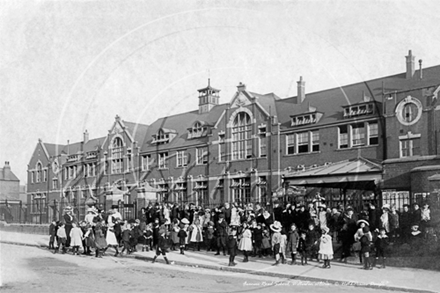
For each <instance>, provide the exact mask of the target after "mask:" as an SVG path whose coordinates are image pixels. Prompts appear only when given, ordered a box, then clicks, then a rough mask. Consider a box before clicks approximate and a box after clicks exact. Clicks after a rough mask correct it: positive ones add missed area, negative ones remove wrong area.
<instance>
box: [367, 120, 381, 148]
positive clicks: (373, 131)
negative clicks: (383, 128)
mask: <svg viewBox="0 0 440 293" xmlns="http://www.w3.org/2000/svg"><path fill="white" fill-rule="evenodd" d="M368 144H369V145H375V144H379V128H378V125H377V122H370V123H368Z"/></svg>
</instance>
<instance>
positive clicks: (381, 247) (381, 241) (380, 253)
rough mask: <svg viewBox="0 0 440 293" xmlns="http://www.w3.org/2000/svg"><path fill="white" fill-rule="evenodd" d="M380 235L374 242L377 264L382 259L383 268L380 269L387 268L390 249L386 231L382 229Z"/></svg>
mask: <svg viewBox="0 0 440 293" xmlns="http://www.w3.org/2000/svg"><path fill="white" fill-rule="evenodd" d="M379 233H380V234H379V235H378V236H377V238H376V241H375V242H374V247H375V249H376V263H377V261H378V260H379V258H381V259H382V266H381V267H380V268H383V269H384V268H385V260H386V254H385V253H386V250H387V247H388V244H389V243H388V236H387V234H386V233H385V229H384V228H381V229H380V231H379Z"/></svg>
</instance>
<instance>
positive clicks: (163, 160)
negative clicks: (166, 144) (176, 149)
mask: <svg viewBox="0 0 440 293" xmlns="http://www.w3.org/2000/svg"><path fill="white" fill-rule="evenodd" d="M159 169H168V152H164V153H160V154H159Z"/></svg>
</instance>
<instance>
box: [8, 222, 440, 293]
mask: <svg viewBox="0 0 440 293" xmlns="http://www.w3.org/2000/svg"><path fill="white" fill-rule="evenodd" d="M0 242H1V243H8V244H15V245H24V246H35V247H43V248H47V245H48V243H49V236H46V235H37V234H25V233H19V232H9V231H3V230H0ZM112 254H113V251H112V250H111V249H109V250H108V252H107V253H106V255H107V256H110V255H112ZM153 256H154V252H152V251H149V252H135V253H132V254H130V255H125V254H124V255H123V256H122V257H130V258H135V259H139V260H144V261H151V260H152V259H153ZM168 259H169V260H170V261H172V263H173V265H179V266H190V267H198V268H204V269H211V270H221V271H228V272H239V273H247V274H253V275H261V276H271V277H280V278H286V279H290V280H293V279H294V280H300V281H304V282H324V283H330V284H338V285H345V286H354V287H367V288H380V289H385V290H394V291H404V292H440V278H439V276H440V274H439V272H437V271H429V270H421V269H413V268H395V267H387V268H386V269H377V268H375V269H373V270H368V271H366V270H363V269H362V268H361V265H360V264H352V263H340V262H338V261H332V263H331V265H332V268H331V269H322V268H321V266H322V263H318V262H316V261H309V263H308V265H307V266H301V265H290V264H289V263H290V261H289V262H288V264H280V265H278V266H273V265H272V264H273V263H274V260H273V259H272V258H270V257H266V258H258V257H250V258H249V262H247V263H243V262H242V260H243V256H241V255H238V256H237V257H236V258H235V262H236V263H237V265H236V266H235V267H229V266H228V261H229V257H228V256H223V255H220V256H215V255H214V252H207V251H205V250H204V251H200V252H199V251H191V250H189V251H185V255H181V254H180V253H179V251H173V252H170V253H169V254H168ZM157 261H158V262H162V263H163V262H164V260H163V258H162V256H159V257H158V260H157Z"/></svg>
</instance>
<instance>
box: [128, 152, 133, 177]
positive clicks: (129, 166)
mask: <svg viewBox="0 0 440 293" xmlns="http://www.w3.org/2000/svg"><path fill="white" fill-rule="evenodd" d="M131 157H132V155H131V150H127V172H130V171H131V170H132V169H133V168H132V166H131Z"/></svg>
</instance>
